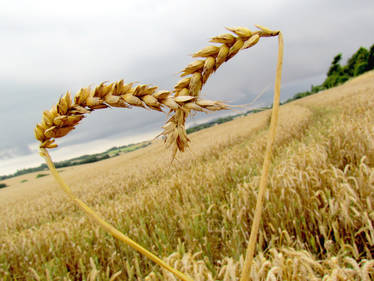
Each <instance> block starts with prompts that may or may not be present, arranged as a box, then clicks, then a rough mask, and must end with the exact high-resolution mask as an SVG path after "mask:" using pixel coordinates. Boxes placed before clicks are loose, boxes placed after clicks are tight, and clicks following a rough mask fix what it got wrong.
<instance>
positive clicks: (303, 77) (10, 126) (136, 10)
mask: <svg viewBox="0 0 374 281" xmlns="http://www.w3.org/2000/svg"><path fill="white" fill-rule="evenodd" d="M373 15H374V1H372V0H362V1H360V0H358V1H352V0H350V1H348V0H331V1H326V0H325V1H322V0H314V1H296V0H295V1H275V0H273V1H265V0H263V1H235V0H231V1H202V0H200V1H194V0H190V1H139V0H138V1H110V0H107V1H78V0H74V1H70V0H65V1H39V0H33V1H18V0H15V1H1V2H0V35H1V39H0V40H1V44H0V97H1V103H0V128H1V134H0V175H2V174H8V173H12V172H14V171H16V170H17V169H21V168H24V167H29V166H35V165H37V164H40V163H41V162H42V159H41V158H40V156H39V155H38V153H37V147H38V144H37V142H36V141H35V140H34V135H33V129H34V127H35V124H36V123H37V122H40V120H41V114H42V112H43V111H44V110H46V109H49V108H50V107H51V106H52V105H53V104H55V103H56V101H57V100H58V98H59V97H60V95H62V94H64V93H65V92H66V91H67V90H71V91H72V92H73V93H75V92H76V91H77V90H78V89H79V88H80V87H86V86H88V85H97V84H98V83H100V82H102V81H116V80H119V79H122V78H123V79H125V82H131V81H138V82H140V83H150V84H153V85H156V86H159V87H160V88H161V89H168V90H169V89H172V87H173V85H174V84H175V83H176V82H177V81H178V80H179V77H178V72H179V71H181V70H182V69H183V68H184V67H185V65H187V64H188V63H190V62H191V61H192V59H191V57H190V56H189V55H190V54H192V53H193V52H195V51H197V50H199V49H201V48H203V47H205V46H207V45H208V44H209V43H208V40H209V38H210V37H212V36H215V35H218V34H221V33H227V31H226V30H225V29H224V27H225V26H245V27H248V28H250V29H254V24H261V25H264V26H267V27H269V28H272V29H280V30H282V32H283V33H284V38H285V58H284V68H283V81H282V83H283V87H282V93H281V95H282V99H283V100H285V99H287V98H289V97H290V96H292V95H293V94H295V93H296V92H297V91H304V90H308V89H309V88H310V85H311V84H318V83H320V82H322V80H323V78H324V77H325V73H326V72H327V69H328V67H329V65H330V63H331V61H332V58H333V57H334V56H335V55H336V54H337V53H339V52H342V53H343V57H344V59H346V58H347V57H349V56H350V55H352V53H353V52H354V51H356V50H357V49H358V48H359V47H360V46H365V47H367V48H368V47H370V46H371V45H372V44H373V43H374V36H373V32H374V20H373ZM276 54H277V40H275V39H274V38H264V39H261V41H260V42H259V44H258V45H257V46H255V47H254V48H251V49H249V50H246V51H243V52H241V53H240V54H239V55H237V56H236V57H235V58H233V59H232V60H230V61H229V62H228V63H226V64H224V65H222V67H221V68H220V69H219V71H217V72H216V73H215V74H214V75H213V76H212V77H211V78H210V80H209V82H208V83H207V85H206V86H205V87H204V89H203V93H204V95H206V97H207V98H209V99H215V100H225V101H227V102H228V103H232V104H238V103H248V102H250V101H251V100H252V99H253V98H254V96H256V95H257V94H258V93H259V92H261V91H263V90H266V89H268V91H266V92H265V95H264V96H263V98H262V100H261V101H260V103H262V104H264V103H267V102H269V101H270V100H271V96H272V94H271V89H272V86H273V84H272V83H273V80H274V71H275V64H276ZM206 117H207V116H198V117H196V118H195V119H194V120H192V121H190V123H191V122H192V123H193V122H199V120H201V118H206ZM208 117H210V116H209V115H208ZM165 119H166V117H165V116H164V115H162V114H160V113H159V112H149V111H148V112H147V111H144V110H142V109H131V110H127V109H123V110H104V111H102V112H94V113H93V114H91V116H89V118H86V119H85V120H84V121H83V122H82V124H80V125H79V127H78V128H77V130H75V131H74V132H72V133H71V134H70V135H69V136H67V137H64V138H63V139H58V140H57V143H58V144H60V146H61V149H57V150H54V151H53V152H52V157H53V158H54V160H61V159H66V158H70V157H72V156H77V155H79V154H81V153H93V152H99V151H103V150H105V149H107V148H109V147H111V146H114V145H123V144H126V143H128V142H135V141H139V140H142V139H144V138H152V137H153V136H155V135H157V133H158V132H159V131H160V127H161V126H162V124H163V122H164V121H165ZM82 144H85V145H82Z"/></svg>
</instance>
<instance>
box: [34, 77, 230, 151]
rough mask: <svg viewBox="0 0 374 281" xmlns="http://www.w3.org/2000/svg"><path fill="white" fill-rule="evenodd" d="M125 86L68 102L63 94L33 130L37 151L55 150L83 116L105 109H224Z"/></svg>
mask: <svg viewBox="0 0 374 281" xmlns="http://www.w3.org/2000/svg"><path fill="white" fill-rule="evenodd" d="M133 85H134V83H129V84H125V83H124V81H123V80H121V81H118V82H114V83H111V84H107V83H101V84H100V85H99V86H97V87H96V88H95V89H91V88H90V87H87V88H82V89H81V90H80V91H79V92H78V93H77V94H76V95H75V97H74V100H72V98H71V95H70V93H69V92H67V93H66V94H65V95H64V96H63V97H61V98H60V100H59V101H58V103H57V104H56V105H54V106H53V107H52V108H51V109H50V110H46V111H44V112H43V118H42V122H41V123H39V124H37V125H36V127H35V130H34V132H35V137H36V139H37V140H39V141H40V148H55V147H57V144H56V143H55V139H56V138H60V137H63V136H65V135H67V134H68V133H69V132H70V131H72V130H73V129H75V126H76V125H78V123H79V122H80V121H81V120H82V119H83V118H84V117H85V114H87V113H90V112H92V111H94V110H97V109H103V108H107V107H111V106H112V107H122V108H129V107H131V106H137V107H144V108H147V109H150V110H157V111H161V112H162V108H168V109H170V110H179V109H181V110H185V109H184V108H185V107H191V106H193V105H194V106H195V107H199V108H201V110H205V111H216V110H223V109H227V108H228V106H227V105H225V104H224V103H222V102H217V101H208V100H202V99H199V98H198V97H193V96H184V97H174V96H172V95H171V93H170V92H169V91H157V87H152V86H149V85H137V86H133Z"/></svg>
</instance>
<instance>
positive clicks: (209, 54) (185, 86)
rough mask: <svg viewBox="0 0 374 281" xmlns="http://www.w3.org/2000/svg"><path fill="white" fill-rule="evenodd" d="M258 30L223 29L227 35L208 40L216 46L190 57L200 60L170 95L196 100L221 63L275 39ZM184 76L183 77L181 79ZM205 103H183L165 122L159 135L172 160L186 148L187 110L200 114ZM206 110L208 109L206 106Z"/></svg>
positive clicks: (184, 72)
mask: <svg viewBox="0 0 374 281" xmlns="http://www.w3.org/2000/svg"><path fill="white" fill-rule="evenodd" d="M256 27H257V28H258V29H259V30H257V31H251V30H249V29H248V28H245V27H236V28H228V27H227V28H226V29H227V30H229V31H231V32H232V33H234V34H235V35H232V34H230V33H225V34H221V35H218V36H215V37H213V38H211V40H210V42H212V43H218V44H220V45H219V46H215V45H211V46H208V47H205V48H203V49H202V50H200V51H198V52H196V53H194V54H193V55H192V57H196V58H197V57H199V58H202V59H199V60H195V61H193V62H192V63H190V64H189V65H187V66H186V68H185V69H183V70H182V71H181V75H180V76H181V77H184V78H183V79H182V80H180V81H179V82H178V83H177V84H176V85H175V86H174V93H175V94H174V96H175V97H183V96H193V97H199V95H200V92H201V88H202V87H203V86H204V84H205V83H206V82H207V80H208V78H209V76H210V75H211V74H212V73H213V72H215V71H216V70H217V69H218V68H219V67H220V66H221V65H222V64H223V63H224V62H227V61H228V60H229V59H231V58H232V57H234V56H235V55H236V54H237V53H238V52H239V51H240V50H245V49H248V48H250V47H252V46H254V45H256V44H257V43H258V42H259V40H260V38H261V37H270V36H277V35H278V33H279V31H273V30H270V29H268V28H265V27H263V26H260V25H256ZM185 76H187V77H185ZM204 106H206V104H205V101H202V102H196V103H194V104H189V103H187V104H185V106H184V107H183V108H178V109H176V110H174V109H173V111H175V113H174V115H173V116H172V117H171V118H170V119H169V120H168V121H167V123H166V125H165V126H166V129H165V130H164V132H163V133H162V134H164V135H165V136H166V143H167V144H168V146H171V147H172V158H174V157H175V154H176V153H177V151H178V150H179V151H182V152H183V151H184V150H185V148H186V147H188V142H189V139H188V138H187V134H186V131H185V126H184V124H185V121H186V118H187V117H188V115H189V113H190V111H191V110H196V111H204V109H203V108H202V107H204ZM206 108H207V109H210V106H209V105H208V106H206Z"/></svg>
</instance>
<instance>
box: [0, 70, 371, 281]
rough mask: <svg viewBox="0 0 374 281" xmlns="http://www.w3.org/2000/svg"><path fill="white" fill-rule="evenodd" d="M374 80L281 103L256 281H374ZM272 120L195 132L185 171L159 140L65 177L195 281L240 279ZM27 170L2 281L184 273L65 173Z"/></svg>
mask: <svg viewBox="0 0 374 281" xmlns="http://www.w3.org/2000/svg"><path fill="white" fill-rule="evenodd" d="M373 81H374V72H369V73H366V74H365V75H362V76H360V77H358V78H356V79H354V80H352V81H349V82H347V83H346V84H344V85H342V86H340V87H337V88H334V89H330V90H328V91H324V92H321V93H319V94H316V95H313V96H309V97H307V98H304V99H300V100H297V101H295V102H292V103H289V104H287V105H284V106H282V107H281V110H280V124H279V130H278V135H277V138H276V145H275V151H274V157H273V162H272V168H271V180H270V184H269V188H268V191H267V194H266V200H265V208H264V213H263V219H262V224H261V229H260V237H259V243H258V248H257V251H258V254H257V256H256V258H255V264H254V267H253V269H254V270H252V275H253V276H252V279H253V280H322V279H323V280H372V279H373V277H374V273H373V266H374V257H373V255H374V228H373V223H374V212H373V207H372V206H373V205H374V127H373V124H374V109H373V108H374V98H373V97H374V82H373ZM269 117H270V112H269V111H264V112H260V113H257V114H253V115H249V116H246V117H242V118H238V119H236V120H233V121H230V122H227V123H224V124H222V125H219V126H214V127H212V128H209V129H206V130H203V131H199V132H197V133H194V134H191V141H192V142H191V147H190V151H187V152H186V153H184V154H180V155H178V156H177V158H178V159H177V161H175V162H174V163H173V164H172V165H170V158H169V155H170V154H169V152H168V151H166V150H165V148H164V145H163V144H162V143H161V142H155V143H153V144H152V145H150V146H148V147H146V148H144V149H142V150H139V151H135V152H131V153H128V154H126V155H123V156H119V157H116V158H112V159H108V160H104V161H102V162H98V163H93V164H88V165H84V166H77V167H74V168H64V169H63V172H62V174H61V175H62V176H63V177H64V179H65V180H66V181H67V182H68V184H69V185H70V186H71V187H72V189H73V190H74V192H76V193H77V194H78V196H79V197H80V198H82V200H83V201H85V202H87V204H88V205H90V206H93V208H94V209H95V210H97V211H98V212H99V213H100V214H101V215H102V216H103V217H104V218H106V219H107V220H108V221H110V222H111V223H112V224H114V225H115V226H116V227H118V229H120V230H121V231H122V232H124V233H126V234H127V235H128V236H130V237H131V238H133V239H135V240H136V241H137V242H139V243H140V244H142V245H144V246H145V247H146V248H148V249H152V251H153V252H154V253H156V254H157V255H160V256H162V257H165V259H166V260H167V261H168V262H169V263H170V264H173V265H174V266H176V267H178V268H179V269H181V270H182V271H184V272H188V273H189V274H190V275H191V276H192V277H193V278H194V280H225V281H229V280H230V281H231V280H238V277H239V274H240V270H241V264H242V262H243V254H244V253H245V248H246V241H247V240H248V238H249V229H250V226H251V222H252V216H253V213H254V206H255V200H256V192H257V186H258V181H259V175H260V171H261V165H262V160H263V152H264V150H265V145H266V136H267V127H268V125H269V120H270V118H269ZM52 156H53V153H52ZM24 177H25V178H24ZM24 177H22V178H19V177H18V178H13V179H9V185H10V187H9V188H6V189H2V190H0V203H1V204H0V276H1V277H2V280H35V279H36V280H114V278H117V280H144V279H145V280H174V279H173V278H172V277H171V276H169V275H168V274H167V273H165V272H163V271H161V270H160V269H159V268H158V267H157V266H155V265H154V264H153V263H152V262H150V261H149V260H147V259H144V258H142V257H141V256H140V255H139V254H137V253H135V252H133V251H132V250H131V249H129V248H128V247H127V246H125V245H122V244H121V243H119V242H118V241H116V240H115V239H113V238H112V237H111V236H109V235H107V234H106V233H104V232H103V231H102V230H101V229H100V228H99V227H97V226H96V225H94V224H92V223H91V222H90V220H89V219H87V218H86V217H85V215H83V214H82V213H81V212H80V211H79V210H77V208H76V207H75V206H74V205H73V204H72V203H70V202H69V201H68V198H67V197H65V195H63V194H62V192H61V191H60V190H59V189H58V186H57V184H56V183H55V182H54V181H53V179H52V177H51V176H45V177H42V178H36V175H35V174H30V175H26V176H24ZM24 179H27V180H28V181H27V182H23V183H21V181H23V180H24ZM116 273H118V274H117V275H115V274H116ZM111 276H112V277H113V278H112V279H110V278H111ZM116 276H117V277H116ZM339 278H340V279H339Z"/></svg>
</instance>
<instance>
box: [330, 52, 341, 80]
mask: <svg viewBox="0 0 374 281" xmlns="http://www.w3.org/2000/svg"><path fill="white" fill-rule="evenodd" d="M342 57H343V56H342V54H341V53H339V54H337V55H336V56H335V57H334V59H333V61H332V63H331V66H330V68H329V71H328V72H327V76H331V75H333V74H336V73H339V72H340V71H341V68H342V67H341V65H340V61H341V59H342Z"/></svg>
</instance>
